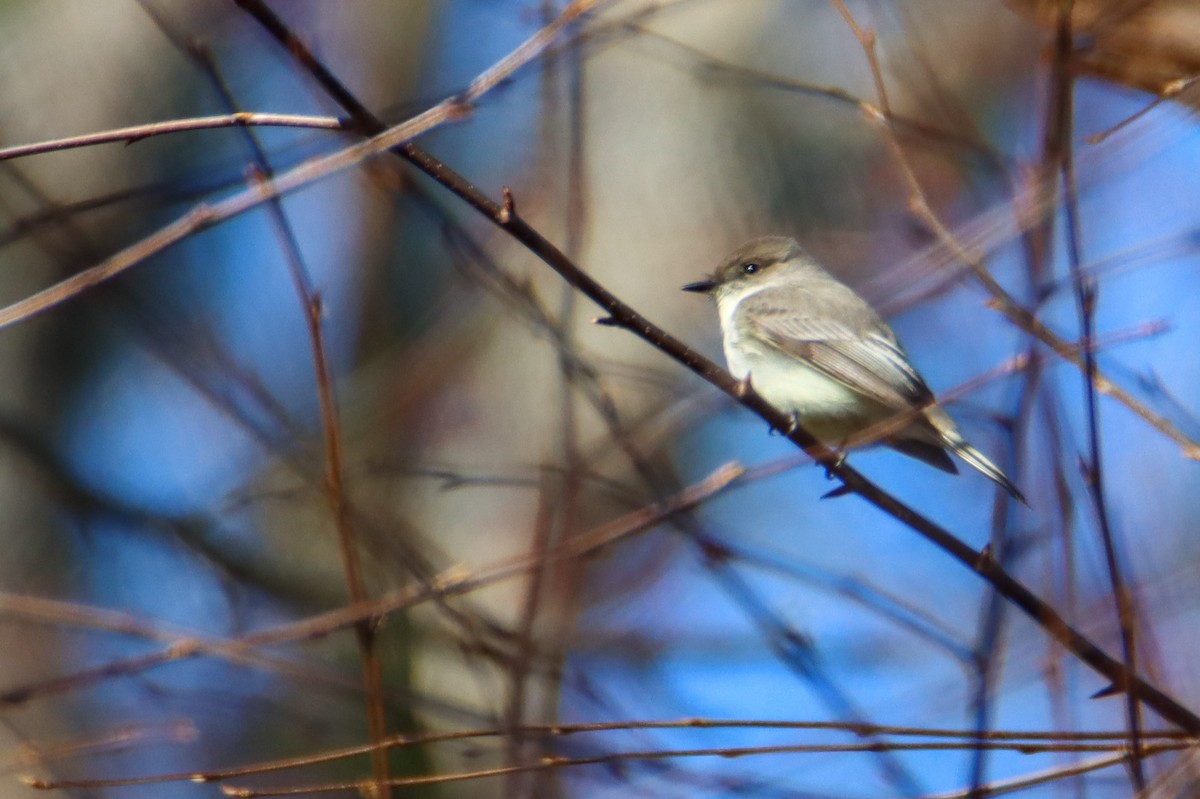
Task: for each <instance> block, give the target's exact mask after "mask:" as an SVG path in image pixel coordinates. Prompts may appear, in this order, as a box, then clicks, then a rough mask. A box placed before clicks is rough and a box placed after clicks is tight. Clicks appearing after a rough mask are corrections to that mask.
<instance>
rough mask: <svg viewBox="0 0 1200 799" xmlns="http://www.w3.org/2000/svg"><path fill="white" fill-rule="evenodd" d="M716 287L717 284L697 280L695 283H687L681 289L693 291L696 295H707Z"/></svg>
mask: <svg viewBox="0 0 1200 799" xmlns="http://www.w3.org/2000/svg"><path fill="white" fill-rule="evenodd" d="M716 287H717V284H716V283H715V282H714V281H712V280H698V281H696V282H695V283H688V284H687V285H686V286H684V287H683V290H684V291H694V292H696V293H698V294H708V293H709V292H711V291H712V290H713V289H715V288H716Z"/></svg>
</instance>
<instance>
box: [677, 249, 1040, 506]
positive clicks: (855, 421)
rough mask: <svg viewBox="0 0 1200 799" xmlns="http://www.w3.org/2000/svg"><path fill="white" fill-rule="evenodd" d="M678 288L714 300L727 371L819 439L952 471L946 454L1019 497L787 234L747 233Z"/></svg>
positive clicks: (858, 300)
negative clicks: (874, 446)
mask: <svg viewBox="0 0 1200 799" xmlns="http://www.w3.org/2000/svg"><path fill="white" fill-rule="evenodd" d="M683 290H684V291H691V292H698V293H701V294H707V295H708V296H709V297H711V298H712V299H713V300H715V302H716V305H717V312H718V315H719V317H720V322H721V331H722V337H723V346H724V351H725V361H726V363H727V365H728V367H729V371H730V373H731V374H732V375H733V376H734V377H736V378H738V379H739V380H742V381H744V382H748V384H749V385H750V386H752V387H753V389H754V390H755V391H756V392H757V393H758V394H759V395H760V396H761V397H762V398H763V399H765V400H766V401H767V402H769V403H770V404H771V405H773V406H775V407H776V408H778V409H779V410H781V411H784V412H785V413H787V414H789V415H790V416H792V418H793V419H794V420H795V421H796V423H797V424H799V425H800V426H801V427H803V429H804V430H806V431H808V432H809V433H811V434H812V435H813V436H814V437H816V438H817V439H818V440H820V441H821V442H822V443H824V444H825V445H826V446H830V447H833V448H835V449H838V450H841V451H844V450H845V449H848V448H850V447H853V446H861V445H865V444H869V443H876V442H877V443H882V444H884V445H886V446H888V447H891V448H892V449H895V450H897V451H899V452H901V453H903V454H905V455H908V456H910V457H913V458H916V459H917V460H920V461H922V462H924V463H926V464H929V465H930V466H933V467H934V468H937V469H940V470H942V471H944V472H949V473H951V474H957V473H958V467H957V466H956V465H955V463H954V461H953V460H952V459H951V458H950V456H949V454H948V453H954V454H955V455H956V456H958V457H959V458H961V459H962V460H963V461H964V462H966V463H967V464H969V465H971V466H973V467H974V468H975V469H978V470H979V471H980V472H982V473H983V474H984V475H986V476H987V477H988V478H990V479H991V480H993V481H994V482H995V483H997V484H998V485H1000V486H1001V487H1002V488H1004V490H1005V491H1007V492H1008V493H1009V494H1010V495H1011V496H1012V497H1013V498H1015V499H1017V500H1018V501H1019V502H1021V503H1022V504H1027V503H1026V502H1025V497H1024V495H1023V494H1022V493H1021V491H1020V490H1019V489H1018V488H1017V486H1016V485H1015V484H1014V483H1013V482H1012V481H1011V480H1009V479H1008V477H1007V476H1006V475H1005V474H1004V472H1003V471H1001V470H1000V469H999V468H998V467H997V466H996V465H995V464H994V463H992V462H991V461H990V460H988V459H987V457H985V456H984V455H983V453H981V452H980V451H979V450H977V449H975V448H974V447H973V446H971V445H970V444H968V443H967V441H966V439H964V438H963V436H962V434H961V433H959V431H958V427H957V425H955V423H954V420H953V419H951V418H950V415H949V414H948V413H946V411H945V410H944V409H943V408H942V407H941V406H940V405H939V404H938V403H937V400H936V398H935V397H934V395H933V392H932V391H930V389H929V386H928V385H926V383H925V380H924V378H922V377H921V375H920V373H918V372H917V370H916V368H915V367H914V366H913V365H912V363H911V362H910V361H909V358H908V354H907V353H906V352H905V351H904V348H903V346H901V344H900V341H899V340H898V339H897V338H896V334H895V332H893V331H892V328H891V327H889V326H888V324H887V322H885V321H884V320H883V319H882V318H881V317H880V316H879V314H878V313H876V312H875V310H874V309H873V308H872V307H871V306H870V305H869V304H868V303H867V301H866V300H864V299H863V298H862V297H861V296H859V295H858V294H857V293H856V292H855V291H854V290H853V289H852V288H850V287H849V286H847V285H846V284H845V283H842V282H841V281H839V280H838V279H837V278H835V277H834V276H833V275H831V274H830V273H829V272H827V271H826V270H825V269H824V268H823V267H822V266H821V265H820V264H819V263H817V261H816V260H815V259H814V258H813V257H812V256H810V255H809V254H808V253H807V252H806V251H805V250H804V249H803V248H802V247H801V246H800V244H799V243H798V242H797V241H796V240H795V239H793V238H790V237H787V236H765V237H762V238H757V239H753V240H752V241H749V242H747V243H745V244H743V245H742V246H741V247H738V248H737V249H736V250H734V251H733V252H731V253H730V254H729V255H728V256H726V257H725V259H724V260H723V261H721V264H720V266H718V267H717V269H716V271H715V272H713V273H712V275H711V276H710V277H709V278H707V279H705V280H700V281H697V282H695V283H689V284H687V285H686V286H684V287H683ZM864 439H865V440H864Z"/></svg>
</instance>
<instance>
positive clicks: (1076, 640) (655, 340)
mask: <svg viewBox="0 0 1200 799" xmlns="http://www.w3.org/2000/svg"><path fill="white" fill-rule="evenodd" d="M835 1H836V0H835ZM237 2H238V4H239V5H240V6H242V7H243V8H245V9H246V10H247V11H249V12H250V13H251V14H252V15H253V16H254V17H255V19H257V20H258V21H259V22H260V23H261V24H262V25H263V26H264V28H266V29H267V30H268V31H269V32H271V33H272V35H274V36H275V37H276V38H277V39H278V40H279V41H280V43H281V44H282V45H284V46H285V47H286V48H288V51H289V52H290V53H291V54H292V55H293V56H294V57H295V58H297V59H298V60H299V61H300V63H302V64H303V65H305V66H306V68H308V69H309V71H310V73H311V74H312V76H313V77H314V79H316V80H317V81H318V82H320V83H321V85H322V86H323V87H324V88H325V89H326V91H328V92H329V93H330V96H331V97H333V98H334V99H335V100H337V101H338V102H339V104H342V106H343V108H344V109H345V110H346V111H347V112H349V113H350V114H351V116H352V117H353V118H354V121H355V122H356V123H358V124H359V125H360V126H362V127H363V129H364V130H365V131H367V132H370V131H371V130H373V129H376V128H377V127H378V126H379V125H380V124H381V123H380V122H379V121H378V120H377V119H376V118H375V117H374V116H373V115H371V114H370V112H369V111H367V110H366V108H365V107H364V106H363V105H362V104H361V103H359V102H358V100H357V99H356V98H354V97H353V95H351V94H350V93H349V92H348V90H346V88H345V87H344V86H343V85H342V84H341V83H340V81H338V80H337V79H336V78H335V77H334V76H333V75H332V74H330V73H329V72H328V70H326V69H325V67H324V66H323V65H321V64H320V63H319V62H317V61H316V60H315V59H314V58H312V56H311V53H309V52H308V50H307V48H305V47H304V46H303V44H302V43H301V42H300V41H299V40H298V39H297V38H296V37H295V36H294V35H292V33H291V31H290V30H288V28H287V27H286V25H284V24H283V23H282V21H281V20H279V18H278V17H276V16H275V15H274V14H273V13H272V12H271V11H270V10H269V9H268V8H266V7H265V6H264V5H263V4H262V2H261V1H260V0H237ZM876 67H877V65H876ZM398 154H399V155H401V156H402V157H403V158H405V159H406V160H408V161H409V162H410V163H412V164H413V165H414V166H416V167H417V168H418V169H420V170H421V171H422V172H425V173H426V174H427V175H429V176H430V177H431V178H433V179H434V180H436V181H437V182H438V183H440V184H441V185H442V186H443V187H445V188H446V189H448V190H449V191H451V192H452V193H454V194H455V195H457V196H458V197H459V198H460V199H462V200H463V201H464V202H466V203H467V204H468V205H470V206H471V207H472V208H474V209H475V210H476V211H478V212H479V213H480V214H482V215H483V216H484V217H485V218H487V219H489V220H490V221H491V222H492V223H493V224H495V225H496V226H498V227H499V228H501V229H502V230H504V231H505V232H506V233H508V235H510V236H512V237H513V238H514V239H516V240H517V241H519V242H520V243H522V244H523V245H524V246H525V247H526V248H527V249H528V250H529V251H530V252H531V253H533V254H534V255H536V256H538V257H539V258H540V259H541V260H542V261H544V262H545V263H546V264H547V265H548V266H549V267H551V268H552V269H554V270H555V271H556V272H558V274H559V275H560V276H561V277H562V278H563V279H564V280H566V281H567V282H568V283H570V284H571V285H572V286H574V287H575V288H576V289H577V290H579V291H580V292H582V293H583V294H585V295H586V296H587V297H588V298H589V299H591V300H592V301H593V302H595V303H596V304H597V305H599V306H600V307H601V308H603V309H604V311H605V312H606V313H607V314H608V316H607V317H605V318H604V320H603V321H605V323H606V324H609V325H612V326H616V327H622V328H625V329H627V330H629V331H630V332H633V333H634V334H636V335H638V336H639V337H641V338H643V339H644V340H646V341H647V342H648V343H650V344H651V345H653V346H654V347H656V348H657V349H659V350H660V351H662V352H663V353H664V354H666V355H668V356H670V357H671V358H673V359H674V360H676V361H678V362H679V363H681V364H683V365H684V366H686V367H688V368H689V369H691V370H692V371H693V372H694V373H696V374H697V375H699V376H700V377H702V378H703V379H705V380H706V381H708V382H709V383H711V384H712V385H714V386H716V387H717V388H719V389H720V390H722V391H723V392H725V393H726V394H728V395H729V396H730V397H733V398H735V399H736V400H737V401H738V402H740V403H741V404H742V405H743V406H745V407H747V408H749V409H750V410H752V411H753V412H755V413H757V414H758V415H759V416H761V417H762V418H763V419H765V420H766V421H767V422H768V424H770V425H771V426H772V427H774V428H775V429H778V430H788V429H790V428H793V427H795V429H794V430H793V432H791V433H790V434H789V435H788V438H789V440H791V441H792V442H793V443H795V444H796V445H797V446H800V447H801V448H802V449H804V450H805V451H806V452H808V453H809V454H810V455H811V456H812V457H814V459H816V460H817V461H818V462H819V463H820V464H821V465H822V466H823V467H824V468H825V469H826V470H827V471H828V472H830V473H831V474H835V475H837V477H838V479H839V480H841V481H842V483H843V484H844V485H845V486H846V488H847V489H848V490H850V491H851V492H853V493H855V494H858V495H859V496H861V497H862V498H863V499H865V500H867V501H868V502H870V503H871V504H872V505H874V506H875V507H877V508H879V509H880V510H882V511H884V512H885V513H887V514H888V515H890V516H892V517H893V518H895V519H897V520H898V521H900V522H901V523H903V524H905V525H906V526H908V527H910V528H911V529H913V530H914V531H916V532H917V533H919V534H921V535H922V536H923V537H925V538H926V539H927V540H929V541H930V542H931V543H933V544H934V545H936V546H938V547H939V548H940V549H942V550H943V551H945V552H946V553H947V554H949V555H950V556H951V557H953V558H954V559H955V560H957V561H959V563H961V564H962V565H964V566H966V567H967V568H969V569H971V570H972V571H973V572H975V573H976V574H978V575H979V576H981V577H982V578H983V579H985V580H987V581H989V582H991V583H992V584H993V585H995V586H996V588H997V589H998V590H999V591H1000V592H1001V593H1002V594H1003V595H1004V596H1005V597H1006V598H1008V599H1009V601H1011V602H1013V603H1014V604H1016V605H1017V606H1018V607H1020V608H1021V610H1022V611H1023V612H1025V613H1026V614H1027V615H1028V616H1029V617H1030V618H1031V619H1033V620H1034V621H1035V622H1036V623H1038V625H1039V626H1041V627H1042V628H1043V630H1045V631H1046V632H1047V634H1048V635H1050V636H1051V637H1052V638H1054V639H1055V640H1056V641H1058V642H1059V643H1060V644H1061V645H1062V646H1064V647H1065V648H1067V649H1068V650H1069V651H1071V652H1072V653H1073V654H1074V655H1075V656H1076V657H1077V658H1079V659H1080V660H1081V661H1083V662H1084V663H1086V664H1087V665H1088V666H1089V667H1091V668H1092V669H1093V670H1095V671H1096V672H1098V673H1099V674H1101V675H1103V676H1104V677H1105V678H1107V679H1109V680H1114V678H1115V677H1116V676H1117V675H1122V674H1125V673H1126V670H1125V667H1124V665H1123V664H1122V663H1121V662H1120V661H1118V660H1116V659H1115V658H1113V657H1111V656H1110V655H1108V653H1106V652H1105V651H1104V650H1102V649H1100V647H1098V646H1097V645H1096V644H1095V643H1093V642H1092V641H1091V640H1090V639H1088V638H1087V637H1086V636H1084V635H1083V634H1082V633H1080V632H1079V631H1078V630H1076V629H1075V628H1073V627H1071V626H1070V625H1069V624H1068V623H1067V621H1066V620H1065V619H1064V618H1063V617H1062V616H1061V615H1060V614H1059V613H1057V612H1056V611H1055V610H1054V609H1053V608H1052V607H1051V606H1050V605H1049V604H1047V603H1046V602H1044V601H1042V600H1041V599H1040V598H1039V597H1038V596H1037V595H1036V594H1034V593H1033V592H1032V591H1030V590H1029V589H1028V588H1027V587H1025V585H1024V584H1022V583H1021V582H1019V581H1018V580H1016V579H1015V578H1013V577H1012V576H1011V575H1010V574H1008V573H1007V572H1005V571H1004V570H1003V569H1001V568H1000V567H999V565H998V564H997V563H996V562H995V560H993V559H992V558H990V557H988V556H987V554H986V553H984V552H979V551H978V550H975V549H974V548H972V547H970V546H969V545H967V544H966V543H964V542H963V541H962V540H960V539H959V538H957V537H956V536H954V535H953V534H952V533H950V532H949V531H948V530H946V529H945V528H943V527H941V526H939V525H937V524H935V523H934V522H932V521H931V520H929V519H927V518H925V517H924V516H922V515H920V514H918V513H917V512H916V511H914V510H913V509H912V508H910V507H908V506H907V505H905V504H903V503H902V502H900V501H899V500H897V499H896V498H895V497H893V496H892V495H891V494H888V493H887V492H885V491H883V490H882V489H881V488H879V487H878V486H876V485H875V484H874V483H872V482H871V481H869V480H867V479H866V478H865V477H864V476H863V475H862V474H861V473H859V472H858V471H857V470H855V469H853V468H852V467H850V466H849V465H848V464H846V463H845V462H844V460H843V459H842V458H840V457H839V456H838V455H837V454H836V453H834V452H832V451H830V450H829V449H828V448H827V447H825V446H824V445H822V444H821V443H820V442H819V441H817V439H815V438H814V437H813V436H812V435H810V434H809V433H808V432H806V431H805V430H803V429H802V428H800V427H798V426H795V424H794V420H793V419H791V418H790V416H789V415H788V414H784V413H781V412H780V411H779V410H777V409H776V408H774V407H773V406H771V405H770V404H769V403H767V402H766V401H765V400H763V399H762V398H761V397H759V396H758V395H757V394H756V393H755V392H754V391H753V390H747V388H746V386H745V385H743V384H742V383H741V382H740V381H738V380H736V379H734V378H733V376H732V375H730V374H729V373H728V372H727V371H726V370H724V369H722V368H721V367H719V366H717V365H716V364H715V363H713V362H712V361H710V360H708V359H707V358H705V357H703V356H702V355H700V354H699V353H696V352H695V351H693V350H692V349H691V348H689V347H687V346H686V345H685V344H684V343H683V342H681V341H679V340H678V339H676V338H675V337H674V336H671V335H670V334H668V333H667V332H666V331H664V330H663V329H662V328H659V327H658V326H656V325H654V324H653V323H652V322H650V321H649V320H648V319H647V318H646V317H644V316H642V315H641V314H639V313H637V312H636V311H635V310H634V309H633V308H632V307H631V306H629V305H627V304H626V303H624V302H623V301H621V300H620V299H619V298H617V297H616V296H615V295H614V294H612V293H611V292H609V291H608V290H607V289H606V288H604V287H603V286H602V285H601V284H599V283H598V282H597V281H595V280H594V279H593V278H592V277H591V276H590V275H588V274H587V273H585V272H584V271H583V270H582V269H580V268H579V267H578V266H577V265H576V264H575V263H574V262H573V261H571V260H570V259H569V258H567V257H566V255H565V254H564V253H563V252H562V251H561V250H559V249H558V248H557V247H555V246H554V245H553V244H552V243H551V242H550V241H549V240H548V239H546V238H545V236H543V235H542V234H541V233H540V232H538V231H537V230H536V229H535V228H533V227H532V226H531V225H529V224H528V223H527V222H526V221H525V220H524V219H522V218H521V217H520V216H519V215H518V214H517V213H516V211H515V208H514V207H513V204H512V203H511V202H506V203H503V204H502V203H498V202H496V201H495V200H493V199H492V198H490V197H488V196H487V195H485V194H484V193H482V192H481V191H480V190H479V189H478V188H476V187H475V186H474V185H473V184H472V183H471V182H470V181H468V180H467V179H466V178H464V177H463V176H462V175H460V174H458V173H457V172H455V171H454V170H453V169H451V168H450V167H449V166H447V165H446V164H444V163H443V162H441V161H440V160H438V159H437V158H435V157H434V156H432V155H431V154H429V153H428V152H426V151H424V150H423V149H421V148H420V147H418V146H416V145H415V144H412V143H411V142H407V143H404V144H402V145H400V146H399V148H398ZM918 188H919V184H918ZM509 196H510V197H511V195H509ZM934 220H935V221H936V217H934ZM947 235H949V234H948V233H947ZM951 240H952V239H951ZM980 271H982V272H983V274H984V275H986V274H987V273H986V270H983V269H982V266H981V267H980ZM987 277H988V279H991V278H990V275H987ZM992 282H993V283H994V280H993V281H992ZM1018 307H1019V306H1018ZM1021 310H1022V311H1023V312H1024V313H1025V314H1026V315H1028V316H1030V317H1031V315H1029V314H1028V312H1027V311H1024V309H1021ZM1031 318H1032V317H1031ZM1033 321H1034V322H1036V319H1034V320H1033ZM1039 324H1040V323H1039ZM1060 344H1061V347H1062V351H1063V353H1065V355H1064V357H1068V358H1073V359H1074V360H1073V361H1072V362H1078V360H1079V358H1078V354H1077V353H1074V352H1073V351H1072V348H1071V346H1070V345H1069V344H1068V343H1066V342H1060ZM1171 429H1172V430H1173V428H1171ZM1185 438H1186V437H1185ZM1189 445H1190V442H1189ZM1191 446H1194V445H1191ZM1197 452H1200V448H1197ZM343 612H344V613H346V614H347V615H351V616H352V615H354V613H358V612H361V610H358V609H355V608H347V609H345V610H344V611H343ZM1127 679H1128V680H1129V684H1130V685H1131V690H1133V691H1135V692H1137V693H1138V695H1139V696H1140V697H1141V698H1142V699H1143V700H1144V701H1145V702H1146V703H1147V704H1149V705H1150V706H1151V707H1153V708H1154V709H1155V710H1156V711H1157V712H1158V713H1159V714H1160V715H1161V716H1162V717H1163V718H1165V719H1167V720H1169V721H1170V722H1171V723H1173V724H1176V725H1178V726H1180V727H1181V728H1183V729H1185V730H1187V731H1189V732H1193V733H1200V716H1197V715H1196V714H1195V713H1193V712H1192V711H1191V710H1189V709H1188V708H1186V707H1184V706H1183V705H1182V704H1180V703H1179V702H1177V701H1176V700H1175V699H1173V698H1172V697H1170V696H1169V695H1167V694H1165V693H1164V692H1162V691H1161V690H1159V689H1158V688H1157V687H1155V686H1154V685H1151V684H1150V683H1148V682H1146V681H1145V680H1143V679H1142V678H1141V677H1139V676H1137V675H1128V677H1127Z"/></svg>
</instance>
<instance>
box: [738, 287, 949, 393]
mask: <svg viewBox="0 0 1200 799" xmlns="http://www.w3.org/2000/svg"><path fill="white" fill-rule="evenodd" d="M747 301H750V302H752V303H753V304H752V305H751V306H748V307H746V308H744V309H741V310H743V311H744V312H745V313H744V315H743V316H742V322H743V324H745V325H746V326H747V327H749V328H750V329H749V330H748V331H747V332H749V333H751V335H753V336H754V337H755V338H757V339H759V340H761V341H765V342H767V343H768V344H769V345H770V346H772V347H774V348H776V349H778V350H779V351H781V352H783V353H785V354H787V355H790V356H791V357H793V358H798V359H800V360H802V361H804V362H805V363H806V364H808V365H809V366H812V367H813V368H815V369H817V370H818V371H820V372H822V373H823V374H825V375H827V376H828V377H831V378H833V379H834V380H837V381H838V382H839V383H842V384H844V385H845V386H847V387H849V388H851V389H853V390H854V391H857V392H858V393H860V394H863V395H864V396H866V397H869V398H870V399H872V400H875V401H876V402H878V403H879V404H881V405H883V406H885V407H888V408H895V409H897V410H903V409H907V408H911V407H912V406H913V405H919V404H923V403H926V402H929V401H931V400H932V399H933V394H932V392H930V390H929V387H928V386H926V385H925V381H924V380H922V379H921V376H920V375H919V374H917V370H916V369H914V368H913V366H912V364H910V363H909V362H908V356H907V355H906V354H905V352H904V349H903V348H902V347H901V346H900V344H899V343H898V342H897V341H896V338H895V336H894V335H893V334H892V332H891V330H889V329H888V328H887V326H886V325H884V323H883V322H882V321H879V320H878V317H876V316H875V315H874V313H873V312H871V311H870V309H869V308H867V307H866V305H865V303H864V304H863V306H862V308H861V313H859V314H857V318H852V319H851V320H850V321H848V322H842V321H838V320H834V319H830V318H828V317H820V316H815V315H812V314H811V313H810V314H804V313H803V312H797V310H796V307H795V306H794V305H792V304H791V303H787V304H784V303H772V302H770V301H769V300H766V299H765V298H764V299H759V298H757V297H751V298H747ZM789 306H790V307H789ZM856 310H857V309H856Z"/></svg>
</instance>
